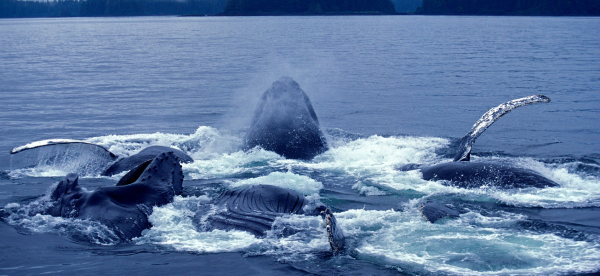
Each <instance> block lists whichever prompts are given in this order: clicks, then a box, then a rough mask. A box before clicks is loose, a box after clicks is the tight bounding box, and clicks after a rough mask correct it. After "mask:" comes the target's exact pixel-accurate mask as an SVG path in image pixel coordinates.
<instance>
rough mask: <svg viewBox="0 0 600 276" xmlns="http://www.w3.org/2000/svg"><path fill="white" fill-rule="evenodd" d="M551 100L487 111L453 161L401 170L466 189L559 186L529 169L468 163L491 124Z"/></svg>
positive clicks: (529, 100) (543, 98)
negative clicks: (415, 170)
mask: <svg viewBox="0 0 600 276" xmlns="http://www.w3.org/2000/svg"><path fill="white" fill-rule="evenodd" d="M548 102H550V98H548V97H546V96H543V95H534V96H529V97H524V98H520V99H516V100H512V101H509V102H506V103H503V104H501V105H499V106H497V107H494V108H492V109H490V110H488V111H487V112H486V113H485V114H484V115H483V116H482V117H481V118H480V119H479V120H478V121H477V122H476V123H475V124H474V125H473V127H472V128H471V131H469V133H467V135H465V136H464V137H463V138H462V141H461V144H460V146H459V149H458V151H457V154H456V156H455V158H454V161H453V162H449V163H441V164H437V165H434V166H428V167H423V166H421V165H414V164H409V165H405V166H403V167H401V168H399V169H400V170H413V169H420V170H421V173H422V174H423V179H425V180H446V181H447V182H448V183H449V184H451V185H455V186H458V187H463V188H475V187H481V186H484V185H489V186H495V187H500V188H530V187H534V188H545V187H556V186H559V185H558V184H557V183H556V182H554V181H552V180H550V179H548V178H546V177H544V176H542V175H540V174H539V173H537V172H534V171H532V170H529V169H524V168H518V167H513V166H509V165H504V164H495V163H481V162H468V161H469V160H470V158H471V148H472V147H473V144H474V143H475V140H476V139H477V137H479V135H481V134H482V133H483V132H484V131H485V130H486V129H487V128H488V127H489V126H490V125H492V124H493V123H494V122H495V121H497V120H498V119H499V118H500V117H502V116H504V115H505V114H507V113H508V112H510V111H511V110H513V109H515V108H517V107H521V106H525V105H530V104H534V103H548Z"/></svg>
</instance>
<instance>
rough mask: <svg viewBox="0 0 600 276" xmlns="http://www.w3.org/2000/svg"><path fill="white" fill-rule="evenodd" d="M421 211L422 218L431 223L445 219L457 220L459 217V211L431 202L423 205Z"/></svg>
mask: <svg viewBox="0 0 600 276" xmlns="http://www.w3.org/2000/svg"><path fill="white" fill-rule="evenodd" d="M419 211H420V212H421V216H423V218H425V220H426V221H429V222H431V223H434V222H436V221H437V220H438V219H441V218H444V217H455V218H457V217H458V216H459V213H458V211H456V210H453V209H450V208H448V207H446V206H443V205H441V204H438V203H435V202H431V201H427V202H425V203H423V204H421V206H419Z"/></svg>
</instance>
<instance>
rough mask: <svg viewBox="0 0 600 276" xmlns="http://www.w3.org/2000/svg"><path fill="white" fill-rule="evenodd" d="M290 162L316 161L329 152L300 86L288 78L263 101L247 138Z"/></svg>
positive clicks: (247, 141)
mask: <svg viewBox="0 0 600 276" xmlns="http://www.w3.org/2000/svg"><path fill="white" fill-rule="evenodd" d="M256 146H260V147H262V148H263V149H265V150H269V151H273V152H276V153H277V154H279V155H282V156H284V157H285V158H290V159H312V158H313V157H315V156H316V155H317V154H320V153H322V152H324V151H326V150H327V142H326V139H325V135H324V134H323V132H322V131H321V128H320V126H319V120H318V119H317V114H316V113H315V110H314V109H313V106H312V104H311V102H310V99H309V98H308V96H307V95H306V93H304V91H302V89H300V85H298V83H296V82H295V81H294V80H292V79H291V78H288V77H282V78H281V79H279V80H278V81H276V82H274V83H273V85H272V86H271V88H269V89H268V90H267V91H266V92H265V93H264V94H263V95H262V97H261V98H260V101H259V104H258V107H257V108H256V111H255V112H254V116H253V118H252V123H251V126H250V129H249V130H248V133H247V135H246V138H245V147H246V148H247V149H250V148H254V147H256Z"/></svg>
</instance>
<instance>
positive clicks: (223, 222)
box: [194, 185, 345, 252]
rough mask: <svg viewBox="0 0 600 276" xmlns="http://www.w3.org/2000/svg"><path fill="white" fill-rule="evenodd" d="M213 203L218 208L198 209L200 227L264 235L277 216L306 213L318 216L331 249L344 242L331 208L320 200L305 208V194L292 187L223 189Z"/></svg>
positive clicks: (335, 249) (341, 246)
mask: <svg viewBox="0 0 600 276" xmlns="http://www.w3.org/2000/svg"><path fill="white" fill-rule="evenodd" d="M213 204H214V205H215V206H217V208H216V210H220V211H217V212H216V213H210V212H208V210H201V211H199V212H198V213H196V215H195V217H194V222H195V223H196V225H198V227H199V228H202V229H205V230H209V231H210V230H213V229H220V230H231V229H237V230H242V231H246V232H249V233H252V234H254V235H255V236H258V237H261V236H264V235H265V231H267V230H271V226H272V225H273V222H274V221H275V219H276V218H277V217H278V216H281V215H283V214H305V215H312V216H321V218H322V219H323V221H324V222H325V227H326V230H327V237H328V241H329V245H330V246H331V249H332V250H333V252H339V251H340V250H342V249H343V248H344V245H345V238H344V234H343V232H342V230H341V229H340V228H339V227H338V226H337V221H336V219H335V216H334V215H333V213H332V212H331V210H330V209H329V208H327V207H326V206H324V205H322V204H319V205H317V207H316V208H314V209H312V210H308V211H307V210H305V209H306V208H305V207H306V205H307V204H306V199H305V197H304V196H303V195H302V194H300V193H298V192H296V191H294V190H289V189H285V188H281V187H277V186H272V185H252V186H248V187H244V188H240V189H236V190H230V191H226V192H224V193H222V194H221V195H220V196H219V197H218V198H216V199H215V200H214V202H213ZM307 208H308V207H307Z"/></svg>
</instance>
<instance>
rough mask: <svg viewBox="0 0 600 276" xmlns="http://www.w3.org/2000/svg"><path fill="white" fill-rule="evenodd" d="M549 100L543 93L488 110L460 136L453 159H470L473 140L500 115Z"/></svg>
mask: <svg viewBox="0 0 600 276" xmlns="http://www.w3.org/2000/svg"><path fill="white" fill-rule="evenodd" d="M549 102H550V98H548V97H546V96H544V95H533V96H529V97H524V98H520V99H516V100H512V101H508V102H505V103H503V104H501V105H499V106H496V107H494V108H492V109H490V110H488V111H487V112H486V113H485V114H483V116H481V118H480V119H479V120H478V121H477V122H476V123H475V124H474V125H473V127H472V128H471V131H469V133H467V135H465V136H464V137H463V138H462V141H461V143H460V146H459V147H458V150H457V153H456V156H455V157H454V161H469V160H470V159H471V148H472V147H473V144H474V143H475V140H477V137H479V135H481V134H482V133H483V132H484V131H485V130H486V129H487V128H488V127H490V126H491V125H492V124H493V123H494V122H496V121H497V120H498V119H500V117H502V116H504V115H506V114H507V113H508V112H510V111H512V110H513V109H515V108H517V107H521V106H526V105H530V104H535V103H549Z"/></svg>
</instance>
